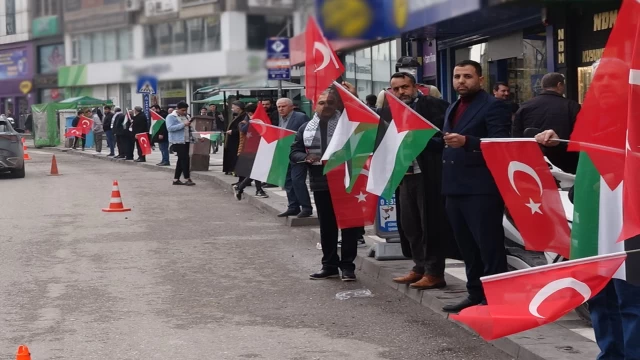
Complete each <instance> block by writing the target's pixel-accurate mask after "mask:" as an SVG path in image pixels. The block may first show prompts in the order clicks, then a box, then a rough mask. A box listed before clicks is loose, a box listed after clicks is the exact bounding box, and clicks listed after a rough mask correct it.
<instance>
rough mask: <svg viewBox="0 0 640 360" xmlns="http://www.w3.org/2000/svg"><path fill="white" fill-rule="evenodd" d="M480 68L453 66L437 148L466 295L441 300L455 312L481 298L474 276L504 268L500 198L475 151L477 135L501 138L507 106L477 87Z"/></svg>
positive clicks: (506, 126) (505, 128)
mask: <svg viewBox="0 0 640 360" xmlns="http://www.w3.org/2000/svg"><path fill="white" fill-rule="evenodd" d="M482 81H483V76H482V67H481V66H480V64H479V63H477V62H475V61H472V60H464V61H462V62H460V63H458V64H456V65H455V67H454V69H453V88H454V89H455V90H456V92H457V93H458V94H459V95H460V99H458V100H457V101H456V102H455V103H453V104H452V105H451V106H449V108H448V109H447V114H446V116H445V123H444V128H443V131H444V133H445V134H444V137H443V138H442V139H438V138H436V139H435V140H436V143H439V144H441V145H443V146H444V150H443V153H442V165H443V166H442V193H443V194H444V195H445V196H446V210H447V215H448V216H449V221H450V222H451V226H452V228H453V232H454V235H455V239H456V242H457V243H458V248H459V249H460V252H461V254H462V258H463V260H464V264H465V269H466V273H467V291H468V292H469V296H468V297H467V298H465V299H464V300H462V301H461V302H459V303H457V304H452V305H447V306H445V307H444V308H443V310H444V311H446V312H459V311H461V310H463V309H465V308H468V307H470V306H474V305H478V304H481V303H486V298H485V295H484V290H483V288H482V283H481V282H480V278H481V277H483V276H488V275H495V274H499V273H502V272H506V271H507V254H506V250H505V248H504V228H503V227H502V217H503V214H504V201H503V200H502V197H501V196H500V192H499V191H498V187H497V186H496V183H495V181H494V180H493V176H491V172H489V169H488V168H487V164H486V163H485V161H484V158H483V157H482V152H481V151H480V139H482V138H507V137H509V135H510V128H511V110H510V109H509V106H508V105H507V104H506V103H505V102H504V101H501V100H499V99H496V98H495V97H493V96H491V95H489V94H487V93H486V92H485V91H484V90H482Z"/></svg>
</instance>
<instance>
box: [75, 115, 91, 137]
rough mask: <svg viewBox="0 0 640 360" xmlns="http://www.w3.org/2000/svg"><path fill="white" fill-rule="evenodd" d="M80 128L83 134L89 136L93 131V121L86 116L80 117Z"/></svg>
mask: <svg viewBox="0 0 640 360" xmlns="http://www.w3.org/2000/svg"><path fill="white" fill-rule="evenodd" d="M78 128H80V131H81V132H82V133H83V134H85V135H86V134H88V133H90V132H91V130H92V129H93V120H92V119H89V118H88V117H86V116H84V115H80V121H79V122H78Z"/></svg>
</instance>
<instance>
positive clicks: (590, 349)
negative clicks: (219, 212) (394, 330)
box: [29, 147, 599, 360]
mask: <svg viewBox="0 0 640 360" xmlns="http://www.w3.org/2000/svg"><path fill="white" fill-rule="evenodd" d="M50 150H52V151H62V152H67V153H70V154H74V155H79V156H85V157H93V158H98V159H101V160H104V161H116V162H121V163H127V164H129V165H138V166H144V167H145V168H148V169H153V170H159V171H166V172H167V173H168V174H167V182H170V181H171V179H172V176H171V175H169V174H170V173H173V171H174V170H175V161H176V157H175V156H174V155H171V157H170V161H171V163H172V166H171V167H160V166H156V165H155V164H156V163H159V162H160V159H161V157H160V152H159V151H157V150H156V151H154V152H153V153H152V154H151V155H149V156H147V162H146V163H135V162H132V161H126V162H125V161H124V160H121V159H113V158H109V157H106V154H107V153H108V150H107V152H104V151H103V153H102V154H97V153H96V152H95V151H93V149H88V150H86V151H84V152H83V151H80V150H69V149H66V148H61V147H59V148H43V149H38V150H36V149H34V150H31V149H29V151H30V152H34V153H45V154H48V153H50V152H51V151H50ZM192 179H194V181H195V182H198V181H209V182H213V183H214V184H216V185H218V186H219V187H221V188H222V189H223V190H226V191H229V193H230V195H229V201H236V200H235V199H234V198H233V197H232V196H231V195H232V193H231V184H233V183H234V182H236V181H237V180H236V179H237V178H236V177H233V176H228V175H224V174H223V173H222V153H218V154H215V155H214V154H211V160H210V167H209V171H206V172H202V171H195V172H193V173H192ZM265 191H266V192H267V194H269V198H267V199H262V198H256V197H254V196H252V195H253V188H252V187H251V188H247V189H246V190H245V198H244V199H243V200H242V201H247V203H249V204H251V205H253V206H255V207H257V208H259V209H261V210H262V211H264V212H266V213H269V214H272V215H273V217H274V219H275V220H276V221H279V222H281V223H283V224H285V225H288V226H310V227H309V232H310V236H309V241H311V242H312V243H313V244H314V245H315V244H316V243H318V242H320V230H319V229H318V228H317V221H318V220H317V218H316V217H315V216H314V217H312V218H308V219H296V218H286V219H282V218H277V217H276V215H277V214H278V213H280V212H282V211H284V210H285V209H286V206H287V200H286V193H285V192H284V191H283V190H282V189H280V188H268V189H265ZM312 198H313V197H312ZM370 232H371V231H370V229H369V231H367V233H370ZM381 240H382V239H380V238H377V237H376V236H367V237H366V241H367V244H368V245H373V244H374V243H375V242H376V241H381ZM356 266H357V268H358V270H359V272H360V273H361V274H362V273H364V274H367V275H368V276H371V277H373V278H374V279H377V280H379V281H381V282H383V283H385V284H387V285H389V286H390V287H392V288H394V289H396V290H398V291H400V292H402V293H403V294H405V295H406V296H407V297H409V298H411V299H413V300H415V301H417V302H419V303H420V304H422V305H423V306H425V307H428V308H430V309H431V310H433V311H434V312H435V313H437V314H440V315H442V316H444V317H448V314H446V313H443V312H442V311H441V308H442V306H443V305H445V304H449V303H455V302H457V301H460V300H462V298H463V297H464V296H466V289H465V286H464V284H465V281H466V276H465V271H464V264H463V263H462V262H460V261H456V260H447V269H446V280H447V284H448V287H447V288H445V289H442V290H429V291H417V290H414V289H411V288H409V287H408V286H406V285H398V284H396V283H394V282H393V281H392V279H393V278H394V277H396V276H399V275H402V274H404V273H406V272H407V271H408V270H409V269H410V268H411V266H412V262H411V261H409V260H402V261H397V260H395V261H377V260H375V259H373V258H370V257H368V248H360V249H358V258H357V259H356ZM452 321H453V320H452ZM454 323H456V324H458V325H460V326H461V327H462V328H465V329H467V330H468V331H471V330H469V329H468V328H467V327H466V326H464V325H462V324H460V323H458V322H454ZM492 344H493V345H494V346H496V347H497V348H499V349H501V350H502V351H504V352H506V353H507V354H509V355H511V356H513V357H514V359H523V360H533V359H535V360H542V359H545V360H546V359H549V360H551V359H553V360H586V359H595V358H596V357H597V355H598V353H599V350H598V347H597V345H596V344H595V338H594V335H593V330H592V329H591V328H590V327H589V326H588V325H587V324H586V323H585V322H584V321H583V320H581V319H579V318H578V316H577V315H576V314H575V313H570V314H569V315H567V316H565V317H564V318H562V319H560V320H559V321H556V322H555V323H553V324H548V325H545V326H542V327H540V328H537V329H533V330H530V331H526V332H523V333H521V334H517V335H513V336H509V337H507V338H503V339H499V340H496V341H493V342H492Z"/></svg>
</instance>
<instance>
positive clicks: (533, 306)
mask: <svg viewBox="0 0 640 360" xmlns="http://www.w3.org/2000/svg"><path fill="white" fill-rule="evenodd" d="M567 288H571V289H574V290H575V291H577V292H578V293H579V294H580V295H582V297H583V298H584V301H583V302H582V303H584V302H586V301H587V300H589V299H590V298H591V288H589V286H588V285H587V284H585V283H583V282H582V281H579V280H576V279H574V278H572V277H567V278H562V279H558V280H555V281H552V282H550V283H548V284H547V285H545V286H544V287H543V288H542V289H540V291H538V292H537V293H536V295H535V296H534V297H533V299H531V302H530V303H529V312H530V313H531V315H533V316H535V317H538V318H540V319H544V318H545V317H544V316H542V315H540V314H539V313H538V308H539V307H540V305H541V304H542V302H543V301H545V300H546V299H547V298H549V296H551V295H553V294H555V293H556V292H558V291H560V290H562V289H567Z"/></svg>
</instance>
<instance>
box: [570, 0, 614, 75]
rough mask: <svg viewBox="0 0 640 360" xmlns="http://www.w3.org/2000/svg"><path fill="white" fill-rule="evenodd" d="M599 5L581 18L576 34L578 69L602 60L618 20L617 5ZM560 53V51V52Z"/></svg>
mask: <svg viewBox="0 0 640 360" xmlns="http://www.w3.org/2000/svg"><path fill="white" fill-rule="evenodd" d="M598 5H599V6H595V5H594V7H593V8H592V9H591V12H590V13H589V12H587V13H585V14H583V16H581V17H580V23H579V24H580V26H579V28H578V29H576V30H577V31H576V32H575V34H576V41H575V43H576V45H577V46H576V48H577V51H578V53H577V54H576V56H577V60H578V67H584V66H590V65H591V64H593V63H594V62H595V61H596V60H599V59H600V58H602V53H603V52H604V47H605V46H606V44H607V41H608V39H609V35H610V34H611V29H612V28H613V26H614V25H615V23H616V20H617V18H618V6H617V5H616V4H610V3H602V4H598ZM612 5H613V6H612ZM558 48H559V47H558ZM558 52H560V51H559V50H558Z"/></svg>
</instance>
